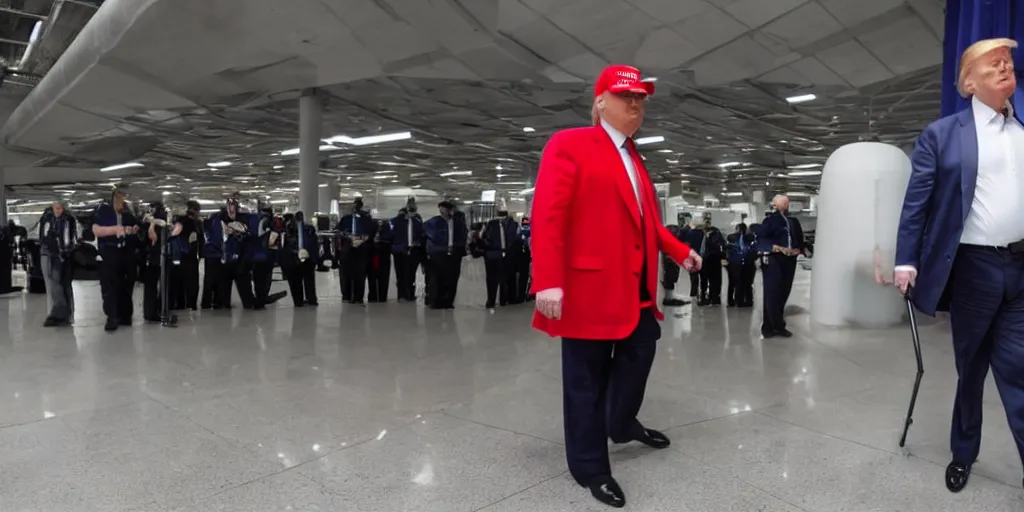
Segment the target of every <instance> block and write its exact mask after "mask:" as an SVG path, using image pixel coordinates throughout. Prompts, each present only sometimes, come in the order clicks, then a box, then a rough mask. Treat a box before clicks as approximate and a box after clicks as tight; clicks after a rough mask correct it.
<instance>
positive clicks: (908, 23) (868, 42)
mask: <svg viewBox="0 0 1024 512" xmlns="http://www.w3.org/2000/svg"><path fill="white" fill-rule="evenodd" d="M859 39H860V42H861V43H863V44H864V47H865V48H867V49H868V50H870V51H871V53H873V54H875V55H877V56H878V58H879V59H880V60H881V61H882V62H883V63H884V64H885V65H886V66H887V67H888V68H889V69H891V70H892V71H893V72H894V73H896V74H903V73H909V72H911V71H917V70H918V69H923V68H926V67H928V66H933V65H936V64H940V63H941V62H942V43H941V42H939V41H938V40H937V39H935V37H933V36H932V34H931V32H929V30H928V28H927V27H925V25H924V22H923V21H922V20H921V18H918V17H916V16H915V17H911V18H904V19H903V20H900V21H898V22H896V23H893V24H892V25H889V26H887V27H882V28H880V29H878V30H876V31H874V32H871V33H869V34H865V35H863V36H860V38H859Z"/></svg>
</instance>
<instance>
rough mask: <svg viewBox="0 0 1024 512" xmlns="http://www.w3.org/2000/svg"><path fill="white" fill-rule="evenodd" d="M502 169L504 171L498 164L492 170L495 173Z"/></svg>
mask: <svg viewBox="0 0 1024 512" xmlns="http://www.w3.org/2000/svg"><path fill="white" fill-rule="evenodd" d="M502 169H504V167H502V166H501V164H498V165H495V166H494V170H496V171H500V170H502Z"/></svg>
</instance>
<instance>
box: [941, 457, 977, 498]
mask: <svg viewBox="0 0 1024 512" xmlns="http://www.w3.org/2000/svg"><path fill="white" fill-rule="evenodd" d="M970 477H971V465H970V464H964V463H963V462H957V461H955V460H954V461H953V462H950V463H949V465H948V466H946V489H949V491H950V492H960V491H962V490H964V487H965V486H967V479H968V478H970Z"/></svg>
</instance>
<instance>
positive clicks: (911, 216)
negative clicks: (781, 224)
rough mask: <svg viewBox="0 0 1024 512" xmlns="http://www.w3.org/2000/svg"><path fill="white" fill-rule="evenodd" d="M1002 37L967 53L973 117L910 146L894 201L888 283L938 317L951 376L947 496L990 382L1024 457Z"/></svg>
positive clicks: (1020, 169)
mask: <svg viewBox="0 0 1024 512" xmlns="http://www.w3.org/2000/svg"><path fill="white" fill-rule="evenodd" d="M1016 47H1017V43H1016V42H1014V41H1012V40H1010V39H988V40H984V41H979V42H977V43H975V44H973V45H971V46H970V47H969V48H967V50H965V51H964V53H963V55H962V56H961V58H960V71H959V81H958V83H957V85H958V89H959V91H960V94H961V95H963V96H964V97H972V99H971V108H969V109H967V110H964V111H962V112H960V113H957V114H953V115H951V116H947V117H944V118H942V119H939V120H938V121H936V122H934V123H932V124H931V125H929V126H928V127H927V128H925V130H924V132H922V133H921V136H920V138H918V140H917V147H916V148H915V149H914V154H913V156H912V158H911V161H912V164H913V168H912V171H911V174H910V183H909V184H908V186H907V194H906V197H905V198H904V200H903V213H902V215H901V216H900V226H899V238H898V241H897V244H896V268H895V276H894V281H895V283H896V286H898V287H899V288H900V290H901V291H902V292H903V293H904V294H906V293H910V295H911V297H912V298H913V299H914V304H915V305H916V306H917V308H918V309H920V310H921V311H922V312H923V313H925V314H928V315H934V314H935V312H936V311H944V310H948V311H949V313H950V327H951V330H952V332H953V349H954V352H955V357H956V368H957V373H958V375H959V378H960V380H959V383H958V384H957V390H956V399H955V401H954V403H953V421H952V429H951V432H950V449H951V451H952V459H953V460H952V462H950V463H949V466H947V467H946V487H947V488H948V489H949V490H950V491H952V492H959V491H960V490H962V489H963V488H964V486H965V485H967V479H968V478H969V477H970V474H971V465H972V464H974V461H975V459H976V458H977V456H978V451H979V449H980V447H981V412H982V394H983V392H984V389H985V378H986V376H987V375H988V370H989V367H990V366H991V367H992V373H993V375H994V376H995V381H996V385H997V386H998V388H999V394H1000V395H1001V396H1002V399H1003V406H1004V407H1005V409H1006V415H1007V417H1008V418H1009V422H1010V429H1011V430H1012V431H1013V437H1014V440H1015V441H1016V443H1017V449H1018V451H1019V452H1020V454H1021V456H1022V458H1024V222H1022V214H1024V126H1022V125H1021V122H1020V120H1019V119H1018V118H1017V117H1015V113H1014V111H1013V106H1012V104H1011V103H1010V97H1011V96H1012V95H1013V92H1014V90H1015V89H1016V87H1017V83H1016V79H1015V77H1014V71H1013V58H1012V56H1011V54H1010V50H1011V49H1014V48H1016Z"/></svg>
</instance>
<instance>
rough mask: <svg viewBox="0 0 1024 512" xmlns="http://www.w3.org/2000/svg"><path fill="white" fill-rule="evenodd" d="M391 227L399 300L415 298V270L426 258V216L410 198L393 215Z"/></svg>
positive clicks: (392, 251)
mask: <svg viewBox="0 0 1024 512" xmlns="http://www.w3.org/2000/svg"><path fill="white" fill-rule="evenodd" d="M389 227H390V229H391V236H392V241H391V254H392V255H393V256H394V260H395V288H397V289H398V300H399V301H403V300H406V301H415V300H416V271H417V270H418V269H419V267H420V265H422V264H424V261H425V259H426V254H425V252H424V245H425V240H426V232H425V231H424V230H423V217H421V216H420V215H419V214H418V213H416V201H415V200H413V199H410V200H409V203H408V205H407V206H406V207H405V208H403V209H401V210H399V211H398V216H396V217H395V218H393V219H391V222H390V226H389Z"/></svg>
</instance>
